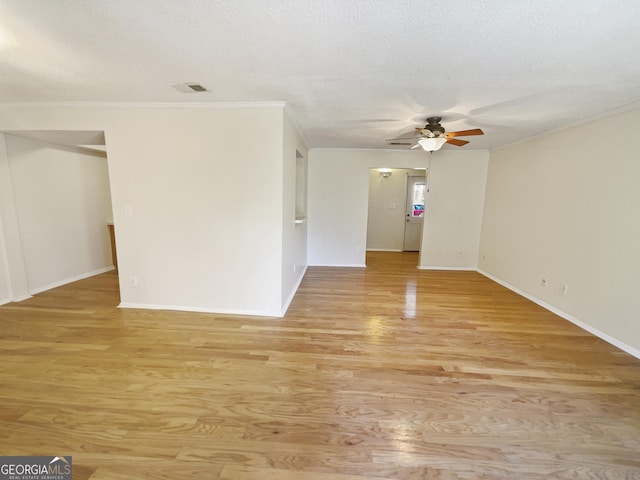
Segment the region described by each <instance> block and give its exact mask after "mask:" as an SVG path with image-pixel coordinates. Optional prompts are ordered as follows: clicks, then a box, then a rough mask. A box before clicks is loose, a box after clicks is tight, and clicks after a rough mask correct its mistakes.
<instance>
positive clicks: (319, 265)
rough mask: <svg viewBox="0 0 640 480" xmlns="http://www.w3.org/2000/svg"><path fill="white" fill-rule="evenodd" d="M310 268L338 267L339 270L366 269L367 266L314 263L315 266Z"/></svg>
mask: <svg viewBox="0 0 640 480" xmlns="http://www.w3.org/2000/svg"><path fill="white" fill-rule="evenodd" d="M309 266H310V267H338V268H342V267H345V268H366V267H367V266H366V265H365V264H358V265H356V264H353V265H346V264H335V263H333V264H332V263H314V264H313V265H309Z"/></svg>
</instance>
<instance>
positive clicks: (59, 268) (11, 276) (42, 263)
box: [0, 130, 118, 301]
mask: <svg viewBox="0 0 640 480" xmlns="http://www.w3.org/2000/svg"><path fill="white" fill-rule="evenodd" d="M0 137H1V138H0V140H1V142H2V144H3V152H2V155H1V156H0V167H1V168H2V169H3V172H4V173H6V175H5V176H6V177H7V178H5V179H4V183H3V187H6V188H4V190H6V191H5V192H4V194H3V195H1V196H0V203H2V207H3V209H4V211H5V213H6V214H7V219H8V220H10V221H7V222H6V224H5V225H4V232H3V233H4V239H0V240H2V242H1V243H4V247H5V248H4V252H3V253H4V255H5V257H6V258H5V259H6V261H7V263H9V264H11V266H12V267H13V268H10V269H8V270H7V273H6V275H7V281H8V285H9V290H8V292H3V294H4V293H6V294H8V296H7V299H9V300H10V301H20V300H24V299H26V298H29V297H30V296H32V295H35V294H37V293H40V292H43V291H46V290H50V289H52V288H56V287H59V286H62V285H65V284H67V283H71V282H75V281H77V280H82V279H84V278H88V277H92V276H95V275H98V274H101V273H105V274H106V273H107V272H111V271H112V270H114V268H115V266H116V261H115V257H114V255H113V249H112V242H111V238H110V235H109V233H110V232H109V224H112V223H113V212H112V201H111V186H110V181H109V166H108V163H107V153H106V141H105V135H104V132H103V131H93V130H92V131H89V130H86V131H84V130H83V131H53V130H41V131H33V130H29V131H26V130H25V131H5V132H0ZM111 275H117V272H116V273H111ZM112 283H115V284H117V283H118V282H112Z"/></svg>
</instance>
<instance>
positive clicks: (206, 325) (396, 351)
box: [0, 252, 640, 480]
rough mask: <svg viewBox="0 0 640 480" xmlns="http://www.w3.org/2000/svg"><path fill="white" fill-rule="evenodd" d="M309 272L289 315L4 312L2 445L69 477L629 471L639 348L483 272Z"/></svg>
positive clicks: (85, 306)
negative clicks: (54, 464)
mask: <svg viewBox="0 0 640 480" xmlns="http://www.w3.org/2000/svg"><path fill="white" fill-rule="evenodd" d="M417 261H418V259H417V255H416V254H407V253H388V252H371V253H370V254H368V256H367V264H368V267H367V268H366V269H365V268H330V267H311V268H309V269H308V271H307V274H306V276H305V278H304V280H303V282H302V284H301V286H300V289H299V291H298V293H297V294H296V297H295V298H294V300H293V302H292V304H291V306H290V309H289V311H288V313H287V315H286V316H285V317H284V318H282V319H275V318H261V317H249V316H227V315H216V314H199V313H191V312H171V311H149V310H133V309H126V310H122V309H118V308H117V305H118V303H119V295H118V286H117V276H116V274H115V272H109V273H106V274H103V275H99V276H96V277H93V278H89V279H85V280H82V281H79V282H76V283H74V284H70V285H66V286H63V287H59V288H56V289H54V290H50V291H48V292H44V293H42V294H39V295H36V296H35V297H33V298H31V299H29V300H25V301H23V302H20V303H13V304H9V305H5V306H2V307H0V326H1V329H0V362H1V363H0V365H1V367H0V454H1V455H49V454H51V455H60V454H64V455H72V456H73V464H74V478H75V479H80V480H85V479H86V480H88V479H91V480H107V479H115V480H119V479H140V480H147V479H172V478H203V479H204V478H206V479H213V480H216V479H217V480H253V479H261V480H263V479H266V480H293V479H295V480H373V479H400V480H406V479H436V480H437V479H441V480H461V479H482V478H486V479H498V480H499V479H510V480H511V479H513V478H517V479H543V478H544V479H547V478H594V479H598V478H602V479H617V478H620V479H622V478H624V479H634V478H640V408H639V405H640V360H638V359H635V358H633V357H631V356H630V355H628V354H626V353H624V352H621V351H619V350H617V349H616V348H614V347H613V346H611V345H609V344H607V343H605V342H603V341H602V340H600V339H598V338H596V337H594V336H592V335H590V334H589V333H587V332H585V331H583V330H581V329H579V328H578V327H576V326H574V325H572V324H571V323H569V322H567V321H565V320H563V319H561V318H559V317H557V316H556V315H554V314H552V313H551V312H548V311H546V310H544V309H542V308H541V307H539V306H538V305H535V304H533V303H531V302H529V301H528V300H526V299H524V298H522V297H520V296H518V295H516V294H514V293H512V292H510V291H508V290H507V289H505V288H504V287H502V286H500V285H498V284H496V283H494V282H492V281H491V280H489V279H487V278H485V277H483V276H482V275H480V274H477V273H475V272H461V271H453V272H447V271H423V270H418V269H416V265H417Z"/></svg>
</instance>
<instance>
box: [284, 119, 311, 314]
mask: <svg viewBox="0 0 640 480" xmlns="http://www.w3.org/2000/svg"><path fill="white" fill-rule="evenodd" d="M283 113H284V115H283V152H282V155H283V168H282V175H283V182H282V293H281V308H282V311H283V313H284V312H285V311H286V309H287V308H288V306H289V304H290V303H291V301H292V300H293V296H294V295H295V293H296V290H297V288H298V285H299V284H300V282H301V281H302V277H303V276H304V273H305V271H306V268H307V222H306V218H305V217H306V214H305V212H304V211H302V212H296V206H297V205H298V204H300V205H298V206H299V208H302V209H304V205H305V204H306V190H307V181H306V178H307V176H306V173H307V167H308V149H307V146H306V144H305V142H304V139H303V138H302V135H301V134H300V132H299V131H298V128H297V126H296V125H295V124H294V122H293V121H292V119H291V118H290V116H289V113H288V112H287V111H286V110H285V111H284V112H283ZM298 154H299V155H300V156H301V157H300V158H298ZM298 169H301V170H302V171H298ZM300 176H301V177H300ZM300 179H301V180H302V181H298V180H300ZM297 216H300V218H298V222H296V217H297Z"/></svg>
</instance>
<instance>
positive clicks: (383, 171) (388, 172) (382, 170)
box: [378, 168, 391, 178]
mask: <svg viewBox="0 0 640 480" xmlns="http://www.w3.org/2000/svg"><path fill="white" fill-rule="evenodd" d="M378 172H380V175H381V176H383V177H384V178H387V177H388V176H389V175H391V169H390V168H379V169H378Z"/></svg>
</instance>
